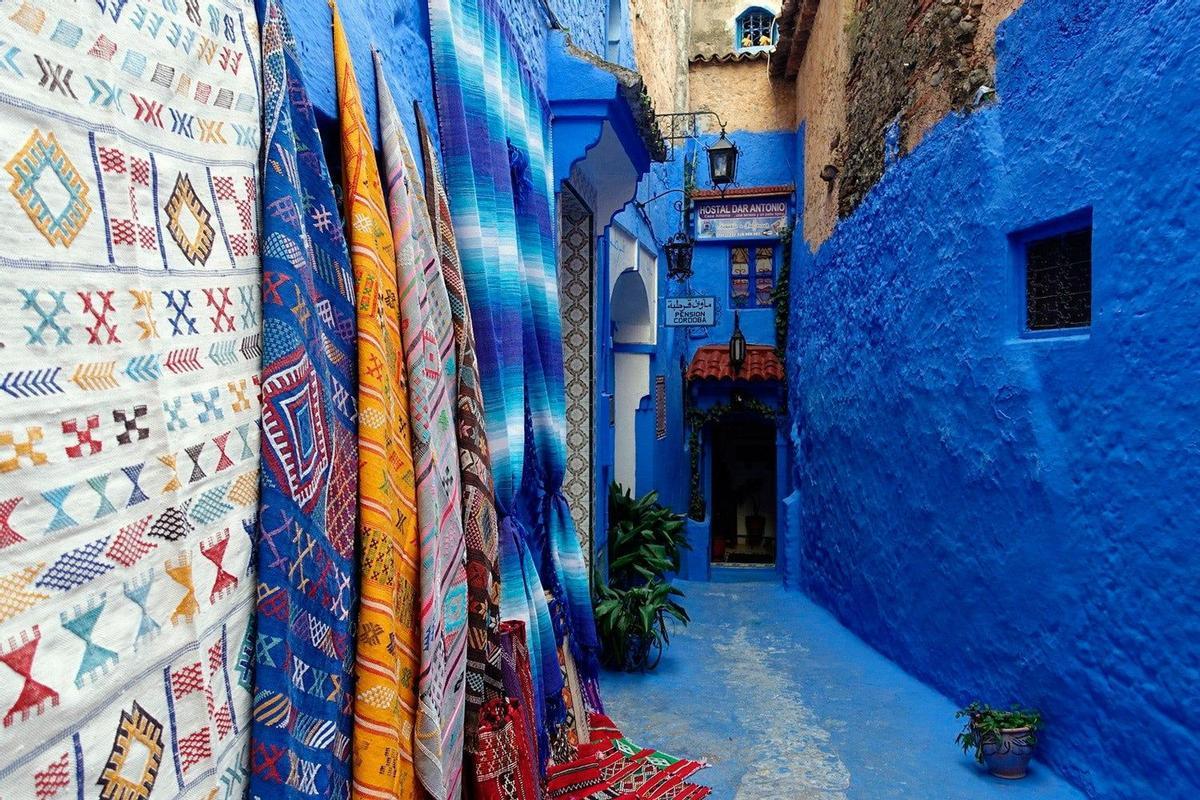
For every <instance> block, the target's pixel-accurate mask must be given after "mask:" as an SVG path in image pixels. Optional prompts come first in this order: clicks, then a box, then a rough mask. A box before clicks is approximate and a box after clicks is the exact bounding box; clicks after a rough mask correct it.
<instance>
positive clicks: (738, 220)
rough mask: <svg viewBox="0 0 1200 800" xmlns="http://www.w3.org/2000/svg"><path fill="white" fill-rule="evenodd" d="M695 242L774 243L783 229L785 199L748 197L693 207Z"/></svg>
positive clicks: (705, 203)
mask: <svg viewBox="0 0 1200 800" xmlns="http://www.w3.org/2000/svg"><path fill="white" fill-rule="evenodd" d="M696 210H697V214H696V238H697V239H777V238H779V236H780V235H781V234H782V233H783V229H784V228H786V227H787V214H788V204H787V199H786V198H783V197H779V198H762V197H748V198H745V199H739V200H714V201H712V202H699V203H697V204H696Z"/></svg>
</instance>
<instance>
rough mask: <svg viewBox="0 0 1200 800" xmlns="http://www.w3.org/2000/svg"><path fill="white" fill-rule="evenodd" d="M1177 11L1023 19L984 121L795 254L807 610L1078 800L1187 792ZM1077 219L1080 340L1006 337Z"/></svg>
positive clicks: (1181, 68)
mask: <svg viewBox="0 0 1200 800" xmlns="http://www.w3.org/2000/svg"><path fill="white" fill-rule="evenodd" d="M1198 37H1200V6H1197V5H1195V4H1190V3H1180V2H1174V3H1172V2H1157V3H1153V2H1151V3H1141V4H1138V5H1137V6H1136V7H1133V6H1131V5H1130V4H1128V3H1124V2H1120V0H1097V2H1093V3H1089V4H1087V5H1086V6H1077V5H1075V4H1073V3H1053V2H1049V1H1048V0H1028V2H1026V3H1025V5H1024V7H1023V8H1022V9H1021V10H1019V11H1018V12H1016V14H1015V15H1014V16H1013V17H1012V18H1011V19H1010V20H1009V21H1008V22H1007V23H1005V24H1004V25H1003V26H1002V27H1001V29H1000V32H999V38H998V42H997V55H998V76H999V77H998V81H999V87H998V88H999V94H1000V101H999V103H998V104H997V105H994V106H991V107H988V108H985V109H983V110H981V111H980V112H978V113H975V114H973V115H971V116H969V117H962V116H958V115H955V116H952V117H950V118H947V119H946V120H944V121H943V122H942V123H940V124H939V125H938V126H937V127H936V128H935V129H934V130H933V131H932V132H931V133H930V134H929V135H928V136H927V137H926V139H925V140H924V141H923V142H922V144H921V145H920V146H919V147H918V148H917V149H916V150H915V151H914V152H913V153H912V154H911V155H909V156H907V157H905V158H903V159H901V160H900V161H899V162H898V163H896V164H895V165H894V166H892V167H890V168H889V169H888V171H887V172H886V173H885V174H884V176H883V179H882V180H881V182H880V183H879V184H878V185H877V186H876V187H875V188H874V189H873V190H871V192H870V193H869V194H867V196H866V197H865V199H864V200H863V201H862V204H861V206H860V207H859V208H858V209H857V211H856V212H855V213H854V214H853V215H852V216H851V217H849V218H847V219H846V220H844V221H843V222H841V223H840V224H839V226H838V227H837V229H836V231H835V233H834V235H833V236H832V238H831V239H830V240H829V241H828V242H826V244H825V245H824V246H823V247H822V248H821V249H820V250H819V251H818V252H817V253H816V254H815V255H809V254H808V252H807V248H804V247H798V248H797V249H796V255H797V261H796V265H795V270H794V275H793V286H792V297H793V307H792V320H791V323H792V324H791V326H790V328H791V342H790V347H789V351H788V352H789V359H790V364H789V374H790V376H791V386H790V402H791V409H790V410H791V414H792V418H793V422H794V423H795V427H794V430H795V431H796V433H795V441H794V446H795V451H796V461H797V477H798V479H799V483H798V485H799V486H801V487H802V490H803V495H804V497H803V511H802V519H803V559H804V567H803V569H802V574H803V576H804V582H805V585H806V589H807V590H808V591H809V592H810V593H811V594H812V595H813V596H814V597H816V598H817V599H818V600H820V601H821V602H822V603H824V604H825V605H827V606H828V607H830V608H831V609H833V610H834V611H835V612H836V613H837V615H838V616H839V618H840V619H841V620H843V621H844V622H845V623H846V624H847V625H849V626H850V627H851V628H853V629H854V630H855V631H857V632H858V633H860V634H861V635H862V636H863V637H864V638H866V639H867V641H868V642H870V643H871V644H873V645H874V646H875V647H877V648H879V649H880V650H881V651H883V652H884V653H885V654H887V655H888V656H889V657H891V658H893V659H895V660H896V661H898V662H899V663H900V664H902V665H903V666H905V667H906V668H907V669H909V670H911V671H912V672H914V673H915V674H916V675H918V676H919V677H921V678H922V679H924V680H926V681H928V682H930V683H932V684H933V685H935V686H936V687H938V688H940V689H941V690H943V691H945V692H947V693H949V694H951V695H952V696H953V697H954V699H955V700H959V701H965V700H969V699H972V698H974V697H979V698H980V699H983V700H985V701H989V702H992V703H995V704H1000V705H1006V704H1008V703H1011V702H1017V701H1019V702H1022V703H1025V704H1029V705H1034V706H1037V707H1039V708H1041V709H1042V710H1043V712H1045V715H1046V719H1047V723H1048V729H1047V732H1046V735H1045V737H1044V739H1043V747H1042V755H1043V756H1044V758H1045V759H1046V760H1047V761H1048V762H1049V763H1050V764H1051V765H1052V766H1053V767H1054V768H1055V769H1056V770H1058V771H1059V772H1061V773H1062V774H1064V775H1065V776H1067V777H1068V778H1069V779H1070V780H1072V781H1073V782H1075V783H1076V784H1077V785H1079V786H1080V787H1081V788H1083V789H1084V790H1085V791H1086V792H1087V793H1088V795H1089V796H1091V797H1096V798H1138V799H1139V800H1141V799H1142V798H1164V799H1166V798H1185V797H1187V798H1190V797H1195V796H1197V795H1198V793H1200V751H1198V750H1197V749H1196V748H1194V747H1191V746H1184V747H1180V746H1179V745H1180V743H1181V742H1190V741H1191V740H1192V738H1193V735H1192V731H1193V729H1194V725H1193V723H1192V719H1191V718H1192V716H1193V709H1192V708H1191V707H1190V706H1191V702H1190V701H1191V700H1192V699H1193V698H1194V697H1195V696H1196V686H1197V685H1198V684H1200V671H1198V668H1197V665H1198V664H1200V614H1197V609H1198V608H1200V582H1198V581H1197V580H1196V578H1195V576H1196V575H1197V574H1200V556H1198V555H1197V550H1196V548H1195V531H1196V530H1197V529H1198V528H1200V514H1198V512H1197V506H1196V503H1195V496H1196V486H1198V485H1200V459H1198V458H1197V456H1196V448H1195V447H1194V445H1193V444H1192V443H1191V439H1193V438H1194V431H1195V430H1196V419H1197V403H1196V397H1197V386H1196V376H1197V375H1198V374H1200V350H1198V349H1197V348H1196V344H1195V340H1196V330H1197V329H1200V270H1198V269H1197V268H1196V263H1197V262H1196V255H1195V242H1196V241H1198V240H1200V189H1198V187H1197V182H1196V177H1195V176H1196V170H1195V169H1194V167H1192V166H1188V167H1186V168H1183V169H1180V168H1179V165H1194V164H1196V163H1197V162H1198V160H1200V84H1198V83H1197V82H1196V80H1195V76H1196V75H1198V74H1200V49H1197V48H1196V47H1195V45H1194V42H1195V41H1196V40H1197V38H1198ZM1089 207H1090V208H1091V209H1092V225H1093V229H1092V238H1091V260H1092V274H1091V292H1092V298H1091V307H1090V315H1091V323H1090V327H1088V328H1086V329H1082V330H1079V329H1075V330H1071V331H1067V332H1065V333H1064V334H1063V335H1060V336H1056V335H1054V334H1050V335H1048V336H1047V337H1045V338H1039V339H1029V338H1025V337H1023V336H1022V335H1021V333H1022V331H1021V329H1020V327H1019V323H1018V320H1019V319H1021V313H1022V310H1023V309H1024V307H1025V305H1024V303H1025V298H1024V296H1023V288H1024V286H1025V275H1024V270H1025V268H1026V264H1025V261H1024V258H1023V254H1024V251H1022V250H1021V249H1020V247H1019V246H1018V245H1019V242H1018V241H1017V240H1016V239H1010V234H1013V233H1014V232H1018V231H1023V230H1025V229H1027V228H1030V227H1031V226H1035V225H1037V224H1039V223H1042V222H1044V221H1046V220H1053V219H1057V218H1060V217H1062V216H1064V215H1067V214H1070V213H1071V212H1076V211H1079V210H1080V209H1087V208H1089Z"/></svg>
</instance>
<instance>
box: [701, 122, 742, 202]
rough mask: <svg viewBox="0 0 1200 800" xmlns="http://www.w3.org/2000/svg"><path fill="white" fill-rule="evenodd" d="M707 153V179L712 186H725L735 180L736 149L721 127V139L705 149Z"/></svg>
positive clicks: (723, 127)
mask: <svg viewBox="0 0 1200 800" xmlns="http://www.w3.org/2000/svg"><path fill="white" fill-rule="evenodd" d="M705 150H706V151H707V152H708V177H709V180H711V181H712V184H713V186H721V187H724V186H727V185H729V184H731V183H733V182H734V181H735V180H737V162H738V148H737V145H735V144H734V143H733V142H731V141H729V137H727V136H726V135H725V126H724V125H722V126H721V137H720V138H719V139H717V141H715V142H713V143H712V144H710V145H709V146H708V147H706V148H705Z"/></svg>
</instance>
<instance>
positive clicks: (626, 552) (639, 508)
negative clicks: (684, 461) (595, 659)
mask: <svg viewBox="0 0 1200 800" xmlns="http://www.w3.org/2000/svg"><path fill="white" fill-rule="evenodd" d="M608 502H609V575H608V584H607V585H603V584H602V583H601V582H600V581H596V582H595V584H596V586H597V590H596V596H595V599H594V604H595V612H596V630H597V633H599V635H600V641H601V643H602V645H603V649H604V658H605V661H606V662H608V664H609V665H611V666H613V667H616V668H617V669H625V670H646V669H654V667H656V666H658V662H659V659H661V658H662V650H663V647H664V646H665V645H667V644H669V643H670V634H669V633H668V630H667V619H668V618H673V619H675V620H677V621H679V622H682V623H683V624H685V625H686V624H687V623H688V622H689V621H690V620H689V618H688V614H687V611H685V610H684V609H683V606H681V605H679V603H678V602H677V601H676V600H675V598H681V597H683V592H681V591H679V590H678V589H676V588H674V587H673V586H671V584H670V583H668V582H667V581H666V580H665V578H664V576H665V575H666V574H667V573H668V572H674V571H677V570H678V569H679V558H680V552H681V551H682V550H684V549H685V548H687V547H688V543H687V534H686V532H685V530H684V523H683V520H682V519H680V517H679V516H678V515H677V514H675V513H674V512H672V511H671V510H670V509H668V508H666V507H664V506H663V505H662V504H661V503H659V502H658V494H657V493H655V492H650V493H649V494H646V495H643V496H642V497H638V498H635V497H633V495H632V493H630V492H629V491H627V490H623V489H622V488H621V487H620V485H618V484H616V483H614V484H612V486H611V487H609V498H608Z"/></svg>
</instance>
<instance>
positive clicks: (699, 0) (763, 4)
mask: <svg viewBox="0 0 1200 800" xmlns="http://www.w3.org/2000/svg"><path fill="white" fill-rule="evenodd" d="M754 7H757V8H764V9H766V10H767V11H770V12H771V13H772V14H774V15H775V16H779V7H780V4H779V0H692V31H691V48H690V49H689V51H688V57H689V58H690V57H691V56H694V55H696V54H697V53H700V54H703V55H706V56H708V55H713V54H714V53H715V54H717V55H725V54H728V53H732V52H734V51H735V50H736V48H735V47H734V44H735V43H734V30H735V25H736V23H737V18H738V17H739V16H741V14H742V12H743V11H745V10H746V9H748V8H754Z"/></svg>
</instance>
